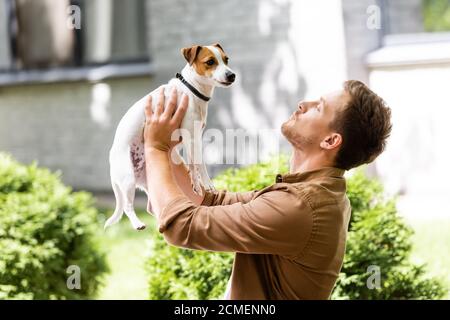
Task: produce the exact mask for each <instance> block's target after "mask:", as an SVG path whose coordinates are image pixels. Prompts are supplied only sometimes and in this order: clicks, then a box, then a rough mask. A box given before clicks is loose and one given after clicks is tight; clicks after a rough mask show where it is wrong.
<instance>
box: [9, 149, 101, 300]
mask: <svg viewBox="0 0 450 320" xmlns="http://www.w3.org/2000/svg"><path fill="white" fill-rule="evenodd" d="M97 228H99V223H98V222H97V210H96V209H95V208H94V207H93V206H92V198H91V196H90V195H89V194H88V193H85V192H72V191H71V190H70V188H68V187H66V186H64V185H63V184H62V183H61V181H60V179H59V177H58V175H55V174H52V173H51V172H50V171H49V170H47V169H44V168H38V167H37V166H36V164H32V165H30V166H24V165H21V164H19V163H17V162H16V161H14V160H13V159H12V158H11V157H10V156H8V155H5V154H1V153H0V257H1V258H0V299H80V298H88V297H93V296H94V294H95V293H96V290H97V288H98V286H99V284H100V283H101V278H102V275H103V274H104V273H105V272H106V271H107V270H108V268H107V265H106V260H105V255H104V253H103V252H101V251H100V250H99V248H98V247H97V244H96V241H95V237H94V234H95V230H96V229H97ZM71 265H76V266H78V267H79V268H80V271H81V282H80V284H81V288H80V289H72V290H69V289H68V288H67V279H68V277H70V276H71V275H72V274H73V271H70V269H69V271H68V269H67V268H68V267H69V266H71Z"/></svg>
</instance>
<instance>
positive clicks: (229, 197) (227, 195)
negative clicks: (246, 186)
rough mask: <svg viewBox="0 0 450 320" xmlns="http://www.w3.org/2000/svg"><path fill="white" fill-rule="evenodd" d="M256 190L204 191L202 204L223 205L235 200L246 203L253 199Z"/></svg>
mask: <svg viewBox="0 0 450 320" xmlns="http://www.w3.org/2000/svg"><path fill="white" fill-rule="evenodd" d="M257 192H258V191H249V192H228V191H226V190H220V191H215V192H208V191H206V192H205V198H204V199H203V202H202V204H201V205H202V206H225V205H229V204H233V203H236V202H241V203H247V202H249V201H251V200H252V199H253V197H254V196H255V195H256V193H257Z"/></svg>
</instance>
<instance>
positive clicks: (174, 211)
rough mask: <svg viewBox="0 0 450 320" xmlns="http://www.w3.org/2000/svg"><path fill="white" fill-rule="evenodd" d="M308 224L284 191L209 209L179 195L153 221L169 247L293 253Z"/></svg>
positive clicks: (298, 203) (299, 203)
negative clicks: (156, 220)
mask: <svg viewBox="0 0 450 320" xmlns="http://www.w3.org/2000/svg"><path fill="white" fill-rule="evenodd" d="M312 224H313V219H312V211H311V208H310V207H309V205H308V203H307V201H304V200H303V199H302V198H301V197H299V196H298V195H296V194H294V193H293V192H291V190H290V188H287V189H286V190H274V191H270V192H266V193H263V194H261V195H259V196H258V197H257V198H255V199H253V200H251V201H249V202H248V203H240V202H236V203H234V204H231V205H223V206H213V207H207V206H196V205H195V204H194V203H192V202H191V201H189V199H188V198H187V197H185V196H179V197H177V198H175V199H173V200H172V201H171V202H170V203H169V204H168V205H167V206H166V207H164V209H163V210H162V212H161V215H160V217H159V231H160V232H161V233H163V235H164V238H165V239H166V241H167V242H168V243H169V244H172V245H174V246H178V247H183V248H189V249H198V250H209V251H223V252H241V253H254V254H279V255H296V254H299V253H300V252H301V251H302V250H303V248H304V247H305V245H306V243H307V241H308V239H309V237H310V235H311V232H312Z"/></svg>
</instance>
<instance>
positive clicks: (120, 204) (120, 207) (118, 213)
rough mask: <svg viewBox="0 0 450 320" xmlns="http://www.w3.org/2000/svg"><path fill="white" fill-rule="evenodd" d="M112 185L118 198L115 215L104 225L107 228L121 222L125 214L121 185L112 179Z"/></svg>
mask: <svg viewBox="0 0 450 320" xmlns="http://www.w3.org/2000/svg"><path fill="white" fill-rule="evenodd" d="M111 185H112V188H113V191H114V196H115V198H116V209H115V210H114V213H113V215H112V216H111V217H110V218H109V219H108V220H106V222H105V226H104V228H105V229H106V228H108V227H109V226H111V225H113V224H115V223H117V222H119V220H120V218H122V215H123V200H124V199H123V194H122V192H121V191H120V188H119V186H118V185H117V184H116V183H115V182H114V181H111Z"/></svg>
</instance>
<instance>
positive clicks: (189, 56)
mask: <svg viewBox="0 0 450 320" xmlns="http://www.w3.org/2000/svg"><path fill="white" fill-rule="evenodd" d="M201 49H202V46H192V47H188V48H183V49H181V53H182V54H183V56H184V58H185V59H186V61H187V62H188V63H189V65H191V66H192V64H193V63H194V61H195V58H197V56H198V54H199V52H200V50H201Z"/></svg>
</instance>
